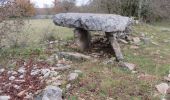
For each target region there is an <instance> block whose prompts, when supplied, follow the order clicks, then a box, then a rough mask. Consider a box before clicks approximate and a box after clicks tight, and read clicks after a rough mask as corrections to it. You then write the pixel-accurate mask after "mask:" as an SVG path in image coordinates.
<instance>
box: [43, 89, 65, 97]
mask: <svg viewBox="0 0 170 100" xmlns="http://www.w3.org/2000/svg"><path fill="white" fill-rule="evenodd" d="M42 100H62V90H61V89H60V88H59V87H56V86H47V87H46V89H45V90H44V93H43V96H42Z"/></svg>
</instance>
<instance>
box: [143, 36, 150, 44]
mask: <svg viewBox="0 0 170 100" xmlns="http://www.w3.org/2000/svg"><path fill="white" fill-rule="evenodd" d="M142 40H143V42H144V44H145V45H149V44H150V42H151V39H150V38H147V37H144V38H142Z"/></svg>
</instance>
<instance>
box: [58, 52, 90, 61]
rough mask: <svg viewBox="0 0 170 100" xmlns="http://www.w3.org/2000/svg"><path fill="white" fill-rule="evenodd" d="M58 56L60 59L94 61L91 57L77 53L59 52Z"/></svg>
mask: <svg viewBox="0 0 170 100" xmlns="http://www.w3.org/2000/svg"><path fill="white" fill-rule="evenodd" d="M58 55H59V57H60V58H66V59H69V60H73V61H82V60H83V61H84V60H92V58H91V57H90V56H87V55H84V54H81V53H76V52H59V53H58Z"/></svg>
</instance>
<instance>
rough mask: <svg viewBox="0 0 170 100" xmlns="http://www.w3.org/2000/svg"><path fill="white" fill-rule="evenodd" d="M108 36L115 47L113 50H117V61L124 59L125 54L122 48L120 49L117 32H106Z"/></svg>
mask: <svg viewBox="0 0 170 100" xmlns="http://www.w3.org/2000/svg"><path fill="white" fill-rule="evenodd" d="M106 37H107V38H108V39H109V41H110V42H111V45H112V47H113V50H114V52H115V55H116V59H117V61H121V60H123V59H124V58H123V54H122V52H121V49H120V46H119V43H118V41H117V38H116V34H114V33H106Z"/></svg>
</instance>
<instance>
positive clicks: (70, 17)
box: [53, 13, 133, 61]
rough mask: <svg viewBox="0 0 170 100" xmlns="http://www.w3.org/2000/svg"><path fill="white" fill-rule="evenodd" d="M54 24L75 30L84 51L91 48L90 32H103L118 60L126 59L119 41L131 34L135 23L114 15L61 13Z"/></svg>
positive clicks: (57, 15) (55, 17)
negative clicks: (131, 28) (120, 38)
mask: <svg viewBox="0 0 170 100" xmlns="http://www.w3.org/2000/svg"><path fill="white" fill-rule="evenodd" d="M53 22H54V24H55V25H57V26H63V27H68V28H74V29H75V30H74V34H75V36H76V37H77V39H78V45H79V46H80V48H81V49H82V50H87V49H88V48H89V47H90V41H91V35H90V32H89V31H103V32H104V33H105V35H106V37H107V38H108V39H109V41H110V43H111V45H112V47H113V50H114V52H115V55H116V59H117V60H118V61H121V60H123V59H124V57H123V54H122V52H121V49H120V46H119V44H118V41H117V39H118V38H119V36H121V35H125V34H128V33H129V30H130V26H131V25H132V23H133V20H132V19H131V18H129V17H124V16H120V15H114V14H93V13H59V14H56V15H55V16H54V18H53Z"/></svg>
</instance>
